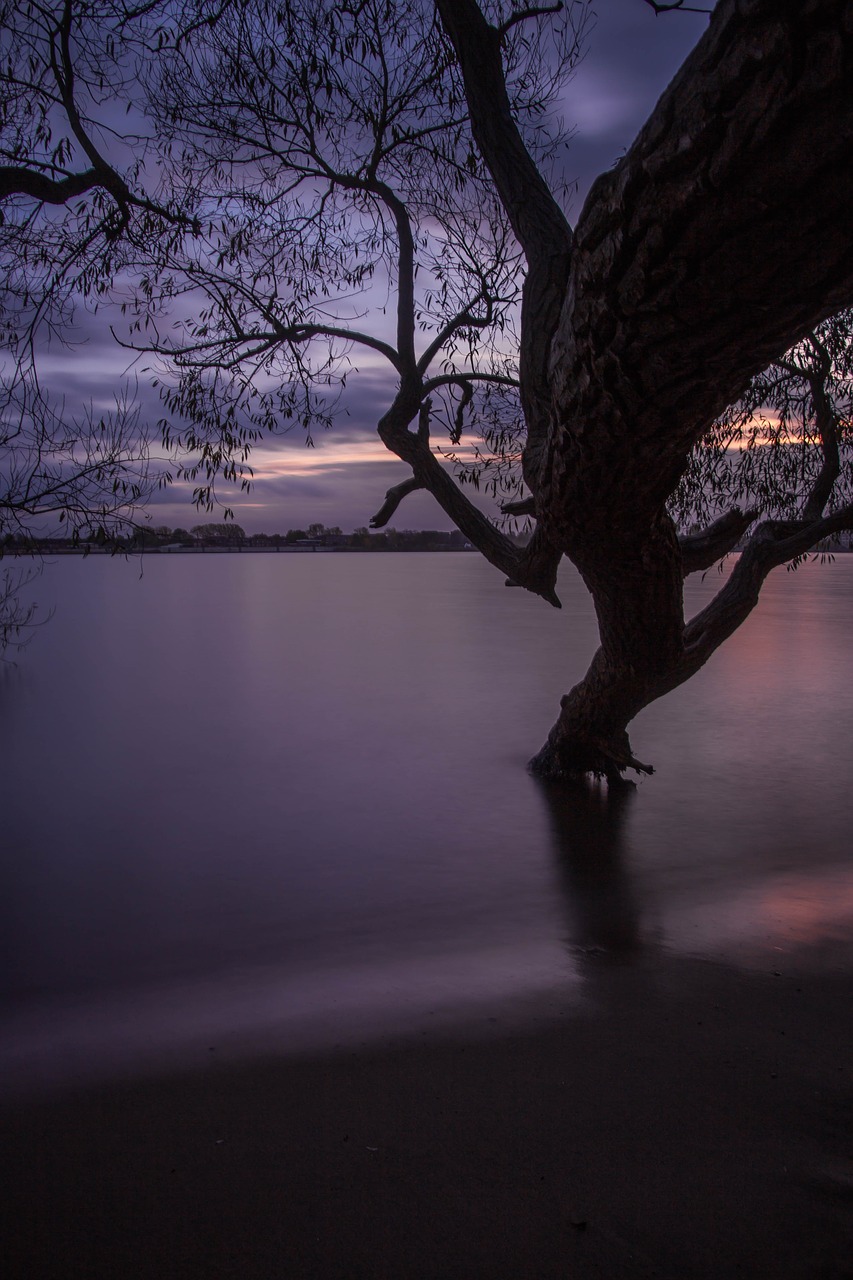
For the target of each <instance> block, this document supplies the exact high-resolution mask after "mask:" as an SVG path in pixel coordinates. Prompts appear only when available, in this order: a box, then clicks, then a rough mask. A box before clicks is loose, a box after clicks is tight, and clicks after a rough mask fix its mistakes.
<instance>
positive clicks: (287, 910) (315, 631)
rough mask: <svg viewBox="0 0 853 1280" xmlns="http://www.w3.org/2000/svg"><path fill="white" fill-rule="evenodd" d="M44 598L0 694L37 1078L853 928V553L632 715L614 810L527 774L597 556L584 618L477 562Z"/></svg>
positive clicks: (770, 597) (423, 1023)
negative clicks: (44, 612) (627, 766)
mask: <svg viewBox="0 0 853 1280" xmlns="http://www.w3.org/2000/svg"><path fill="white" fill-rule="evenodd" d="M719 585H720V577H719V574H717V573H715V572H714V573H710V574H708V575H707V576H706V577H705V578H704V579H702V578H696V579H695V580H693V579H691V580H690V582H689V586H688V612H691V613H692V612H694V611H695V610H696V609H697V608H700V607H701V606H702V604H703V603H704V601H705V600H706V599H707V598H708V597H709V596H710V595H711V594H712V593H713V592H714V591H716V590H717V589H718V588H719ZM37 594H38V597H39V599H40V600H41V601H42V602H43V604H44V605H45V606H50V607H52V608H53V610H54V616H53V618H52V619H51V621H50V622H49V624H48V625H46V626H45V627H43V628H42V629H41V630H40V631H39V632H38V633H37V635H36V637H35V639H34V640H33V642H32V644H31V646H30V647H29V648H28V649H27V650H26V651H25V653H24V654H23V655H22V656H20V657H19V659H18V662H17V666H16V667H14V668H12V669H9V670H8V671H6V672H5V674H4V677H3V679H2V682H0V713H2V719H1V721H0V776H2V778H3V787H4V793H5V800H4V816H3V823H2V837H0V838H2V844H3V873H2V874H3V884H2V912H3V917H4V918H3V921H2V931H0V937H2V942H1V943H0V945H1V946H2V951H3V966H2V991H3V1013H2V1016H0V1038H1V1039H2V1046H3V1048H2V1055H3V1064H4V1068H5V1074H6V1079H7V1081H8V1082H10V1083H12V1084H13V1085H14V1084H15V1083H16V1082H20V1080H22V1079H24V1078H26V1079H27V1081H28V1082H29V1083H30V1084H33V1083H34V1082H35V1083H37V1084H40V1083H45V1084H47V1083H51V1082H54V1081H56V1080H58V1079H60V1078H63V1077H66V1076H74V1077H76V1076H85V1075H87V1074H90V1073H108V1072H110V1071H112V1070H119V1069H121V1070H127V1069H131V1070H133V1069H137V1068H139V1069H141V1068H143V1067H144V1066H146V1065H148V1064H154V1063H162V1062H164V1061H170V1062H171V1061H178V1060H180V1061H184V1060H187V1061H193V1060H195V1057H194V1055H195V1056H196V1057H200V1056H201V1055H202V1054H203V1053H207V1052H209V1051H210V1049H211V1047H212V1046H214V1045H216V1046H217V1047H221V1048H224V1049H226V1050H227V1048H228V1046H231V1047H232V1049H233V1051H235V1052H236V1051H237V1048H236V1047H237V1046H244V1047H245V1046H252V1045H254V1046H269V1045H271V1044H275V1045H276V1046H281V1047H285V1048H287V1047H290V1048H292V1049H294V1050H296V1049H299V1048H303V1047H313V1046H316V1045H320V1044H335V1043H340V1042H347V1041H348V1040H351V1039H352V1038H356V1039H365V1038H369V1037H371V1036H374V1035H386V1034H397V1033H410V1032H418V1031H419V1030H421V1029H423V1028H427V1027H430V1026H434V1025H436V1024H439V1023H442V1022H444V1023H446V1022H448V1021H451V1022H452V1020H453V1019H454V1018H457V1019H458V1018H459V1017H460V1016H462V1017H464V1018H467V1019H468V1021H469V1023H470V1021H471V1020H472V1019H474V1018H482V1019H483V1021H484V1022H487V1021H488V1019H489V1017H490V1016H492V1015H495V1016H496V1014H497V1011H498V1010H503V1009H504V1008H505V1007H506V1003H507V1001H508V1000H517V1001H521V1002H523V1001H524V1000H530V999H531V998H533V997H537V996H539V995H542V994H543V993H547V994H548V999H549V1000H550V1001H551V1003H552V1005H553V1007H554V1009H555V1010H556V1009H557V1008H558V1007H559V1009H560V1010H565V1009H571V1008H572V1007H577V1006H578V1005H579V1004H582V1003H583V1001H584V1000H586V999H588V998H589V991H590V987H589V972H590V966H591V965H594V964H596V963H597V964H601V963H607V962H608V961H609V962H616V963H623V964H638V963H643V962H645V961H646V960H647V959H648V958H649V957H650V956H651V957H653V956H655V955H657V956H660V955H666V954H672V953H675V954H678V955H690V956H694V955H695V956H702V957H707V958H709V959H713V960H723V961H726V962H729V963H735V964H738V965H741V966H744V967H751V968H755V967H759V968H762V967H763V968H765V969H770V970H772V969H774V968H777V967H778V968H781V967H782V966H783V965H784V964H785V963H793V962H794V961H796V962H797V963H801V962H802V961H803V956H804V955H815V954H818V953H821V947H823V952H822V954H824V955H825V954H827V950H826V947H827V945H829V947H830V950H831V944H832V943H833V941H834V940H837V939H839V938H844V937H846V936H849V929H850V924H851V921H852V920H853V865H851V860H850V856H849V855H850V831H851V817H853V797H851V792H850V785H849V784H850V749H851V745H853V684H851V681H850V679H849V658H850V643H851V640H850V637H851V634H853V556H848V557H839V558H838V559H837V560H836V561H835V562H834V563H830V564H824V565H819V564H811V565H809V566H807V567H805V568H803V569H801V570H800V571H799V572H798V573H796V574H790V573H785V572H784V571H777V572H776V573H775V574H774V575H773V576H772V577H771V579H770V581H769V582H768V584H767V586H766V588H765V592H764V596H763V599H762V603H761V605H760V607H759V609H758V610H757V612H756V613H755V614H754V615H753V617H752V618H751V619H750V620H749V622H748V623H747V624H746V625H745V626H744V627H743V628H742V630H741V631H740V633H739V634H738V635H737V636H736V637H734V638H733V639H732V640H731V641H730V642H729V643H728V645H727V646H726V647H725V648H724V649H723V650H721V651H720V652H719V653H718V654H717V656H716V657H715V658H714V659H712V661H711V663H710V664H709V665H708V667H706V668H705V670H704V671H703V672H701V673H700V675H699V676H697V677H696V678H695V679H694V680H693V681H692V682H690V684H688V685H687V686H685V687H684V688H682V689H681V690H678V691H676V692H675V693H674V694H672V695H670V697H668V698H667V699H665V700H664V701H662V702H660V703H658V704H656V705H655V706H653V707H651V708H649V709H648V710H647V711H646V712H644V713H643V714H642V715H641V716H640V718H639V719H638V721H637V722H636V723H635V725H634V728H633V730H632V741H633V745H634V748H635V750H636V751H637V753H638V755H639V756H640V758H641V759H644V760H649V761H651V762H652V763H653V764H654V765H655V766H656V767H657V769H658V772H657V773H656V774H655V776H654V777H653V778H651V779H648V780H645V781H643V782H642V783H641V784H640V786H639V787H638V788H637V789H636V791H634V792H632V793H630V794H628V795H627V796H625V797H623V798H622V799H621V800H620V801H619V802H618V803H616V804H611V805H609V806H608V805H607V804H605V803H604V799H603V797H602V796H598V797H596V795H595V794H590V795H588V796H584V795H582V794H578V795H577V796H575V797H572V798H569V799H567V798H565V797H557V796H554V795H549V794H548V793H547V792H545V791H543V790H542V788H541V787H540V786H539V785H538V784H537V783H536V782H535V781H534V780H532V779H531V778H530V777H529V776H528V775H527V773H526V772H525V767H524V766H525V762H526V760H527V758H528V757H529V756H530V755H531V754H532V753H533V752H534V751H535V750H536V749H537V748H538V747H539V746H540V745H541V742H542V741H543V739H544V736H545V734H546V732H547V730H548V727H549V725H550V723H551V722H552V720H553V718H554V716H555V713H556V710H557V705H558V700H559V696H560V694H561V693H562V692H564V691H565V690H566V689H568V688H569V687H570V686H571V684H572V683H573V682H574V681H575V680H577V679H578V678H579V677H580V676H581V675H582V673H583V671H584V669H585V667H586V665H587V663H588V661H589V658H590V656H591V654H592V652H593V650H594V648H595V625H594V619H593V615H592V609H591V606H590V603H589V600H588V598H587V596H586V593H585V591H584V589H583V587H582V585H581V584H580V582H579V580H578V579H577V577H576V576H575V575H574V573H573V571H572V570H571V569H570V568H568V567H567V568H566V570H565V572H564V573H563V577H562V583H561V595H562V599H563V602H564V608H563V610H562V612H559V613H558V612H557V611H555V610H551V609H549V608H548V607H547V606H546V605H544V604H543V603H542V602H540V601H538V600H535V599H534V598H533V597H531V596H529V595H528V594H527V593H525V592H521V591H512V590H508V589H506V588H505V587H504V586H503V585H502V578H501V577H500V575H498V574H496V573H495V572H494V570H491V569H490V568H489V567H488V566H487V565H485V564H484V563H483V562H482V561H480V559H479V558H478V557H476V556H474V555H461V554H460V555H402V554H400V555H388V556H379V555H352V556H347V555H323V554H318V555H310V554H309V555H250V554H246V555H208V556H159V557H156V556H151V557H149V558H147V559H146V560H145V562H144V572H143V573H142V574H141V576H140V569H139V565H138V563H136V564H134V563H125V562H123V561H120V560H110V559H108V558H101V557H91V558H89V559H86V560H83V559H80V558H76V557H75V558H68V559H64V560H61V561H59V562H58V563H56V564H54V565H51V566H49V568H48V570H47V572H46V575H45V577H44V578H43V579H42V580H41V581H40V582H39V583H38V587H37Z"/></svg>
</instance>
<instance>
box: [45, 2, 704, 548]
mask: <svg viewBox="0 0 853 1280" xmlns="http://www.w3.org/2000/svg"><path fill="white" fill-rule="evenodd" d="M597 8H598V17H597V22H596V25H595V28H594V29H593V31H592V34H591V37H590V40H589V44H588V50H587V53H586V56H585V58H584V60H583V61H582V63H581V65H580V66H579V68H578V69H577V71H576V74H575V76H574V78H573V80H572V81H571V82H570V83H569V85H568V86H567V88H566V90H565V91H564V96H563V114H564V116H565V119H566V121H567V122H573V123H574V125H575V129H576V132H575V135H574V137H573V139H572V141H571V144H570V148H569V151H568V153H567V161H566V166H567V167H566V172H567V175H568V176H569V178H570V179H571V180H573V181H576V182H577V194H576V195H575V196H574V198H573V200H572V202H571V205H570V206H569V208H568V210H567V212H568V214H569V217H570V220H571V221H572V222H574V221H575V220H576V218H577V215H578V213H579V212H580V209H581V207H582V203H583V199H584V198H585V196H586V193H587V191H588V189H589V186H590V185H591V183H592V181H593V180H594V178H595V177H596V176H597V175H598V174H599V173H601V172H603V171H604V170H606V169H608V168H610V167H611V166H612V165H613V164H614V163H615V162H616V161H618V159H619V158H620V156H621V155H622V154H623V153H624V152H625V151H626V150H627V149H628V147H629V146H630V144H631V142H632V141H633V139H634V137H635V136H636V134H637V132H638V130H639V129H640V127H641V126H642V124H643V122H644V121H645V120H646V118H647V117H648V115H649V113H650V112H651V110H652V108H653V107H654V104H655V102H656V101H657V99H658V97H659V96H660V94H661V93H662V92H663V90H664V89H665V88H666V86H667V84H668V83H669V81H670V79H671V78H672V76H673V75H674V73H675V72H676V70H677V69H678V67H679V66H680V64H681V62H682V61H683V60H684V58H685V56H686V54H687V53H688V52H689V51H690V49H691V48H692V47H693V45H694V44H695V43H696V41H697V40H698V38H699V37H700V36H701V35H702V33H703V31H704V30H705V29H706V27H707V22H708V18H707V16H706V15H702V14H691V13H678V12H676V13H671V14H668V15H661V16H656V15H655V14H654V12H653V11H652V9H651V8H650V7H649V6H648V5H646V4H644V3H643V0H599V3H598V6H597ZM74 341H75V344H76V345H75V347H74V351H73V355H72V356H71V357H70V358H69V356H68V354H67V353H63V352H60V351H57V352H56V353H55V354H54V355H52V356H51V355H48V357H47V360H46V361H45V362H44V363H43V365H42V376H43V377H46V378H47V380H48V381H49V382H51V383H53V384H54V385H59V386H61V387H62V390H63V393H64V394H65V396H66V397H67V399H68V401H69V402H73V401H77V402H78V403H86V402H88V401H89V400H90V399H91V400H94V401H95V403H96V404H98V406H99V407H102V406H103V405H105V404H106V405H109V402H110V399H111V397H112V394H113V390H112V389H113V388H114V387H115V385H116V379H117V374H121V373H122V372H123V371H124V369H125V365H126V362H125V361H124V360H123V358H122V356H121V354H120V353H118V352H117V351H116V348H115V345H114V344H113V342H112V339H111V337H110V335H109V333H108V331H106V326H105V325H104V324H103V322H102V320H101V318H100V317H90V316H87V315H85V314H81V315H79V316H78V319H77V322H76V328H75V333H74ZM386 368H387V366H386ZM139 379H140V380H139V388H138V394H139V398H140V400H141V402H142V405H143V409H144V411H145V412H146V413H148V414H149V416H150V418H151V420H152V421H155V422H156V420H157V418H158V417H160V416H161V409H160V406H159V401H158V398H157V395H156V393H155V392H153V391H152V390H151V389H150V388H149V387H148V386H147V384H146V383H145V381H144V379H143V378H142V376H141V375H139ZM392 395H393V383H392V381H391V379H390V378H389V376H388V374H387V373H386V372H385V371H384V369H382V368H381V367H380V366H379V363H377V364H375V365H371V364H370V363H369V362H364V361H360V362H359V373H358V374H357V376H354V377H352V378H351V380H350V382H349V384H348V387H347V390H346V394H345V398H344V400H343V402H342V405H341V410H340V413H339V414H338V416H337V418H336V422H335V426H334V428H333V429H332V430H331V431H328V432H323V433H321V434H319V435H318V436H317V437H316V438H315V447H314V448H307V447H306V444H305V439H304V436H303V435H300V434H298V433H293V434H291V435H288V436H284V437H279V438H277V439H275V440H271V441H270V442H269V443H268V444H266V445H264V446H263V447H260V448H256V449H255V451H254V453H253V456H252V460H251V461H252V466H253V468H254V473H255V476H254V482H253V485H252V488H251V490H250V492H249V493H248V494H242V493H240V492H239V491H237V490H234V489H232V488H230V487H228V486H226V487H224V488H223V490H222V496H223V498H224V499H225V500H227V502H228V504H229V505H230V506H231V507H233V509H234V513H235V518H236V520H237V521H238V522H239V523H240V524H241V525H242V526H243V528H244V529H246V531H247V532H249V533H258V532H269V533H275V532H284V531H285V530H287V529H290V528H305V527H306V526H307V525H308V524H310V523H313V522H315V521H319V522H321V523H323V524H325V525H327V526H333V525H339V526H340V527H341V528H342V529H344V530H345V531H348V530H350V529H353V528H357V527H360V526H363V525H367V524H368V522H369V520H370V517H371V516H372V515H373V514H374V513H375V512H376V511H377V510H378V509H379V507H380V506H381V503H382V500H383V497H384V494H385V491H386V489H387V488H389V486H391V485H393V484H397V483H399V482H400V481H401V480H404V479H406V478H407V476H408V475H409V474H410V472H409V469H408V467H406V466H405V465H404V464H403V463H401V462H399V461H398V460H397V459H396V458H394V457H393V456H392V455H390V454H389V453H387V451H386V450H385V449H384V448H383V446H382V445H381V443H380V441H379V439H378V436H377V435H376V422H377V420H378V418H379V417H380V416H381V413H382V412H383V410H384V408H386V407H387V405H388V404H389V403H390V400H391V398H392ZM469 492H470V491H469ZM188 495H189V491H188V489H187V488H186V487H183V486H177V485H175V486H172V487H170V488H167V489H165V490H163V491H161V492H160V493H159V494H157V495H156V496H155V498H154V500H153V502H152V504H151V506H150V508H149V515H150V518H151V521H152V523H153V524H155V525H168V526H170V527H178V526H181V527H191V526H192V525H194V524H197V523H199V522H200V521H201V520H203V519H217V518H219V517H218V516H217V515H211V516H204V515H200V514H199V513H198V512H197V511H196V510H195V508H194V507H193V506H192V504H191V502H190V500H189V496H188ZM483 505H484V506H486V507H488V502H486V501H484V502H483ZM393 523H394V524H395V526H396V527H397V528H411V529H449V528H451V527H452V525H451V522H450V521H449V519H448V517H447V516H445V514H444V512H443V511H442V510H441V508H440V507H439V506H438V504H437V503H436V502H435V500H434V499H433V498H432V497H430V496H429V495H428V494H425V493H415V494H413V495H411V496H410V497H408V498H407V499H406V500H405V503H404V504H403V505H402V506H401V507H400V508H399V510H398V512H397V513H396V516H395V517H394V520H393Z"/></svg>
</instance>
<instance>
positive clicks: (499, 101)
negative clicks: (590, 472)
mask: <svg viewBox="0 0 853 1280" xmlns="http://www.w3.org/2000/svg"><path fill="white" fill-rule="evenodd" d="M435 3H436V8H437V10H438V13H439V16H440V18H441V22H442V25H443V27H444V30H445V32H446V34H447V36H448V38H449V40H450V42H451V44H452V45H453V49H454V52H455V54H456V59H457V62H458V64H459V68H460V71H461V73H462V79H463V82H464V85H465V97H466V101H467V103H468V113H469V118H470V121H471V131H472V133H473V135H474V140H475V142H476V143H477V147H478V148H479V151H480V154H481V155H482V157H483V160H484V161H485V163H486V167H487V168H488V170H489V172H490V174H491V176H492V179H493V180H494V183H495V187H496V190H497V193H498V196H499V198H500V201H501V204H502V205H503V207H504V210H505V212H506V214H507V217H508V218H509V220H510V223H511V224H512V229H513V231H514V232H515V235H516V238H517V239H518V242H519V244H520V245H521V248H522V251H523V252H524V256H525V258H526V260H527V277H526V279H525V281H524V288H523V291H522V305H521V350H520V371H521V402H522V408H523V410H524V416H525V419H526V421H527V444H526V447H525V450H524V457H523V462H522V469H523V472H524V478H525V480H526V482H527V485H528V487H529V488H530V489H532V490H533V491H534V492H536V490H537V489H538V486H539V472H540V467H541V462H542V457H543V451H544V448H545V440H546V436H547V432H548V427H549V424H550V410H551V388H550V384H549V360H550V354H551V340H552V338H553V336H554V333H555V331H556V329H557V324H558V321H559V317H560V311H561V308H562V305H563V302H564V300H565V293H566V282H567V279H568V273H569V265H570V261H571V254H572V243H573V238H572V231H571V228H570V227H569V224H568V222H567V221H566V218H565V215H564V213H563V211H562V209H561V208H560V206H559V205H558V204H557V201H556V200H555V199H554V196H553V194H552V193H551V191H550V190H549V188H548V186H547V184H546V183H545V181H544V180H543V178H542V175H541V174H540V173H539V170H538V169H537V168H536V165H535V163H534V162H533V159H532V157H531V156H530V154H529V152H528V151H527V148H526V147H525V145H524V142H523V140H522V138H521V134H520V133H519V130H518V126H517V125H516V123H515V120H514V119H513V115H512V109H511V107H510V101H509V95H508V93H507V88H506V80H505V77H504V69H503V60H502V57H501V33H500V30H499V29H498V28H496V27H493V26H491V24H490V23H488V22H487V21H486V19H485V17H484V16H483V14H482V12H481V11H480V8H479V6H478V5H477V4H476V3H475V0H435Z"/></svg>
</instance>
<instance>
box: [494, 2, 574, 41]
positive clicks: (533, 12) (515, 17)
mask: <svg viewBox="0 0 853 1280" xmlns="http://www.w3.org/2000/svg"><path fill="white" fill-rule="evenodd" d="M562 11H563V6H562V4H561V3H559V2H558V3H557V4H543V5H537V6H535V7H530V8H527V9H519V10H518V12H517V13H511V14H510V16H509V17H508V18H507V20H506V22H502V23H501V25H500V26H499V27H498V35H499V36H500V38H501V39H502V40H503V38H504V36H505V35H506V34H507V32H509V31H511V30H512V28H513V27H515V26H517V25H518V23H519V22H526V21H527V19H528V18H539V17H542V15H543V14H546V13H562Z"/></svg>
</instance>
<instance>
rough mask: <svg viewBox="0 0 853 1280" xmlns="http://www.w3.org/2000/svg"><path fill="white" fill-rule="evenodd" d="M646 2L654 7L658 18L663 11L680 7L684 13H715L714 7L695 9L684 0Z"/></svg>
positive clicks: (666, 11) (653, 0)
mask: <svg viewBox="0 0 853 1280" xmlns="http://www.w3.org/2000/svg"><path fill="white" fill-rule="evenodd" d="M645 2H646V4H647V5H648V6H649V8H650V9H654V11H655V17H656V18H658V17H660V15H661V14H662V13H671V12H672V11H673V10H675V9H679V10H680V11H681V12H682V13H707V14H711V13H713V9H695V8H693V6H692V5H689V4H685V3H684V0H669V3H661V0H645Z"/></svg>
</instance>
